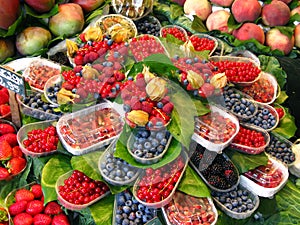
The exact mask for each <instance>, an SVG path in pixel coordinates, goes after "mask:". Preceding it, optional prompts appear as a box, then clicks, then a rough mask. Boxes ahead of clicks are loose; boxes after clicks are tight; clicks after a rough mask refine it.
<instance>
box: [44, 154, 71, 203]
mask: <svg viewBox="0 0 300 225" xmlns="http://www.w3.org/2000/svg"><path fill="white" fill-rule="evenodd" d="M70 170H72V167H71V164H70V158H69V157H67V156H65V155H60V154H59V155H55V156H53V157H52V158H51V159H50V160H49V161H48V162H47V163H46V165H45V166H44V168H43V170H42V179H41V185H42V188H43V193H44V199H45V200H44V203H45V204H46V203H47V202H50V201H53V200H56V199H57V195H56V191H55V184H56V181H57V179H58V178H59V177H60V176H61V175H63V174H65V173H67V172H68V171H70Z"/></svg>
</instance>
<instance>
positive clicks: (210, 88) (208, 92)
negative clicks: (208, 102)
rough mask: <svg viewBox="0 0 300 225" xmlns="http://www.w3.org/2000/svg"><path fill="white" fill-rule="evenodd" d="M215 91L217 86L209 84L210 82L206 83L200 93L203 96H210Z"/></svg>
mask: <svg viewBox="0 0 300 225" xmlns="http://www.w3.org/2000/svg"><path fill="white" fill-rule="evenodd" d="M214 91H215V87H214V86H213V85H212V84H209V83H204V84H203V85H202V86H201V87H200V89H199V91H198V93H199V95H200V96H201V97H203V98H207V97H209V96H211V95H212V94H213V93H214Z"/></svg>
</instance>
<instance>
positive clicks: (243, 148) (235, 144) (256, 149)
mask: <svg viewBox="0 0 300 225" xmlns="http://www.w3.org/2000/svg"><path fill="white" fill-rule="evenodd" d="M240 127H241V128H240V132H242V129H243V131H245V132H246V135H248V134H249V137H248V136H246V137H241V138H242V139H244V140H240V139H239V134H238V135H237V136H236V138H235V139H233V141H232V142H231V143H230V147H231V148H233V149H235V150H237V151H239V152H243V153H247V154H253V155H256V154H260V153H262V152H263V151H264V150H265V148H266V147H267V146H268V145H269V142H270V135H269V133H268V132H267V131H266V130H264V129H261V128H259V127H256V126H252V125H249V124H244V123H240ZM250 132H251V133H250ZM243 135H244V134H243ZM253 135H256V136H255V138H254V137H253ZM258 135H259V136H260V137H259V138H261V139H263V140H259V141H261V143H262V144H261V145H259V146H258V145H257V146H255V145H256V144H257V143H258V142H259V141H258V140H257V136H258ZM251 138H253V139H251ZM237 139H239V140H237ZM245 139H246V140H245ZM241 141H242V142H244V141H250V142H251V145H252V146H249V145H246V144H245V143H241Z"/></svg>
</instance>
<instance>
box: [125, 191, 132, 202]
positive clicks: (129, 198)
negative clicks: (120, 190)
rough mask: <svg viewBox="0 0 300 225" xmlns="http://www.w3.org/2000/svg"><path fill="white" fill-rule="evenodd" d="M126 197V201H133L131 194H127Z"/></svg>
mask: <svg viewBox="0 0 300 225" xmlns="http://www.w3.org/2000/svg"><path fill="white" fill-rule="evenodd" d="M124 196H125V199H126V201H127V200H131V198H132V194H130V192H125V193H124Z"/></svg>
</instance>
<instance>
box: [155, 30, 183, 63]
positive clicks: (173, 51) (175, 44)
mask: <svg viewBox="0 0 300 225" xmlns="http://www.w3.org/2000/svg"><path fill="white" fill-rule="evenodd" d="M169 36H172V35H167V38H160V41H161V42H162V44H163V45H164V46H165V48H166V50H167V52H168V53H169V55H170V57H171V58H172V57H174V56H175V55H176V56H179V57H185V52H184V51H182V49H181V48H180V46H181V44H182V43H183V42H182V41H181V40H179V39H177V38H175V37H174V36H173V37H172V38H171V37H170V38H171V39H172V40H168V37H169ZM175 39H176V40H175ZM173 40H174V41H173Z"/></svg>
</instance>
